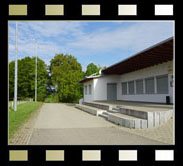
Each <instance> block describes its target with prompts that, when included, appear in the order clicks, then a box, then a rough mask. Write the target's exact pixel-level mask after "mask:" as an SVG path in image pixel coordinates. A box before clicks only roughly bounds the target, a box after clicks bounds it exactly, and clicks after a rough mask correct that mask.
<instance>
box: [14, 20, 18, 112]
mask: <svg viewBox="0 0 183 166" xmlns="http://www.w3.org/2000/svg"><path fill="white" fill-rule="evenodd" d="M17 39H18V22H17V21H16V28H15V83H14V111H17V80H18V78H17V77H18V72H17V70H18V62H17V54H18V44H17V42H18V41H17Z"/></svg>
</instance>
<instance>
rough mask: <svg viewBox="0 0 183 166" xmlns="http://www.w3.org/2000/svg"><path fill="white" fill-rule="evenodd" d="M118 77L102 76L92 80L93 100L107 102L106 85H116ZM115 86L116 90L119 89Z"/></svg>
mask: <svg viewBox="0 0 183 166" xmlns="http://www.w3.org/2000/svg"><path fill="white" fill-rule="evenodd" d="M118 82H119V76H117V75H113V76H102V77H99V78H95V79H94V88H95V92H94V100H107V83H118ZM118 86H119V85H117V89H119V87H118Z"/></svg>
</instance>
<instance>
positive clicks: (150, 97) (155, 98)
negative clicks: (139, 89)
mask: <svg viewBox="0 0 183 166" xmlns="http://www.w3.org/2000/svg"><path fill="white" fill-rule="evenodd" d="M172 63H173V62H172V61H169V62H166V63H163V64H159V65H155V66H152V67H149V68H145V69H142V70H138V71H135V72H131V73H127V74H124V75H121V76H120V84H121V83H122V82H128V81H135V80H138V79H145V78H148V77H156V76H160V75H164V74H168V77H169V79H168V85H169V88H168V89H169V93H168V94H157V91H156V90H155V94H134V95H122V88H121V85H120V86H118V90H117V91H118V92H120V93H118V96H117V99H118V100H126V101H142V102H143V101H145V102H158V103H165V102H166V96H170V102H171V103H173V88H172V87H170V81H171V79H170V78H171V75H172V73H171V72H169V67H170V66H171V65H172ZM155 80H156V79H155ZM144 85H145V84H144ZM144 88H145V86H144ZM155 89H156V84H155Z"/></svg>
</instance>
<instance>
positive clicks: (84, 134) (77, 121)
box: [29, 104, 165, 145]
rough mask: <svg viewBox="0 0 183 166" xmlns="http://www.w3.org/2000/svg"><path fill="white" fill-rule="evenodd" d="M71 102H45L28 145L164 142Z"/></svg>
mask: <svg viewBox="0 0 183 166" xmlns="http://www.w3.org/2000/svg"><path fill="white" fill-rule="evenodd" d="M132 130H133V129H125V130H123V127H120V126H116V125H115V124H113V123H111V122H108V121H106V120H105V119H103V118H101V117H96V116H93V115H91V114H88V113H86V112H83V111H81V110H78V109H76V108H75V107H73V106H71V105H68V104H44V105H43V106H42V108H41V110H40V113H39V116H38V117H37V120H36V123H35V126H34V129H33V133H32V136H31V138H30V141H29V145H162V144H165V143H163V142H160V141H158V140H153V139H150V138H147V137H145V136H141V135H139V134H135V133H132V132H129V131H132Z"/></svg>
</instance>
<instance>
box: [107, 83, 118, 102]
mask: <svg viewBox="0 0 183 166" xmlns="http://www.w3.org/2000/svg"><path fill="white" fill-rule="evenodd" d="M107 100H108V101H112V100H117V84H116V83H108V84H107Z"/></svg>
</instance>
